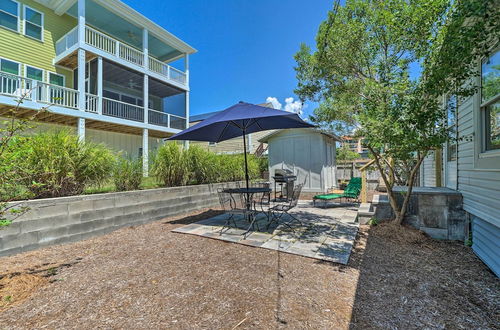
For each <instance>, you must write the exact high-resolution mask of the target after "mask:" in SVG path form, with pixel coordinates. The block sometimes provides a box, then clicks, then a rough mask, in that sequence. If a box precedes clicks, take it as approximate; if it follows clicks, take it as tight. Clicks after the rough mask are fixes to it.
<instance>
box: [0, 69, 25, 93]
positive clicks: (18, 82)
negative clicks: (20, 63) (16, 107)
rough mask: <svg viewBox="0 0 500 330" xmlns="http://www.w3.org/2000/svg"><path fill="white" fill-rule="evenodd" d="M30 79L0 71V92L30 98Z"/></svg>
mask: <svg viewBox="0 0 500 330" xmlns="http://www.w3.org/2000/svg"><path fill="white" fill-rule="evenodd" d="M31 84H32V81H31V79H27V78H24V77H20V76H15V75H12V74H8V73H3V72H0V94H3V95H9V96H16V97H23V96H24V98H31V92H32V91H31V86H32V85H31Z"/></svg>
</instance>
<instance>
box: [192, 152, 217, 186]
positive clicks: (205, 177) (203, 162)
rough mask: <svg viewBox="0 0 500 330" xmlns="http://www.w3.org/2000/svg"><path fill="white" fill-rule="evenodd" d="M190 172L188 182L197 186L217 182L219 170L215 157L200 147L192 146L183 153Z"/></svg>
mask: <svg viewBox="0 0 500 330" xmlns="http://www.w3.org/2000/svg"><path fill="white" fill-rule="evenodd" d="M185 153H186V157H187V163H188V166H189V172H190V178H189V181H190V182H194V183H197V184H203V183H210V182H217V181H218V177H219V171H220V168H219V167H218V162H217V159H216V158H217V156H216V155H215V154H214V153H213V152H210V151H208V150H206V149H203V148H202V147H201V146H198V145H193V146H191V147H189V149H188V150H186V151H185Z"/></svg>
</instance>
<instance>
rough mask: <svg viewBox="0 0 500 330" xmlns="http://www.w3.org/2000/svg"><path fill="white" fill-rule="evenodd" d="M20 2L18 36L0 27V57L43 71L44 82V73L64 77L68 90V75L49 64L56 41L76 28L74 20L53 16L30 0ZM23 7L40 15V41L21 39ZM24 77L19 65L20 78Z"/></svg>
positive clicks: (69, 84)
mask: <svg viewBox="0 0 500 330" xmlns="http://www.w3.org/2000/svg"><path fill="white" fill-rule="evenodd" d="M18 2H19V3H20V7H21V8H20V24H19V29H20V30H19V33H18V32H15V31H12V30H8V29H5V28H3V27H0V57H2V58H6V59H9V60H13V61H16V62H19V63H23V64H27V65H30V66H34V67H37V68H40V69H43V70H45V72H44V74H45V79H46V80H45V81H48V72H56V73H59V74H62V75H64V76H65V77H66V86H67V87H72V85H73V79H72V76H73V74H72V72H71V71H70V70H67V69H64V68H62V67H57V66H55V65H54V64H53V61H52V60H53V59H54V58H55V56H56V46H55V43H56V41H57V40H58V39H59V38H61V37H62V36H63V35H65V34H66V33H67V32H69V31H70V30H71V29H72V28H73V27H75V26H76V25H77V21H76V19H75V18H73V17H71V16H69V15H62V16H58V15H56V14H55V13H54V12H53V11H52V10H50V9H49V8H47V7H44V6H42V5H40V4H38V3H37V2H35V1H31V0H22V1H18ZM23 5H27V6H28V7H31V8H33V9H35V10H37V11H39V12H42V13H43V14H44V18H43V21H44V29H43V41H38V40H35V39H32V38H30V37H27V36H25V35H24V34H23V33H24V31H23V29H24V22H23ZM24 74H25V68H24V66H22V72H21V75H24Z"/></svg>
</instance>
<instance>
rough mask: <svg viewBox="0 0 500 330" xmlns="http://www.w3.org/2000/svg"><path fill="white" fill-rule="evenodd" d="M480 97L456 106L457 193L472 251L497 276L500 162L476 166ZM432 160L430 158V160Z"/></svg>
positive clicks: (428, 172)
mask: <svg viewBox="0 0 500 330" xmlns="http://www.w3.org/2000/svg"><path fill="white" fill-rule="evenodd" d="M478 99H479V95H475V96H473V97H470V98H467V99H465V100H463V101H462V102H461V103H460V105H459V107H458V134H459V138H460V139H459V142H458V159H457V171H458V174H457V176H458V191H460V192H461V193H462V195H463V204H464V205H463V206H464V210H465V211H467V212H468V213H469V214H470V215H471V217H470V219H471V222H472V234H473V245H472V249H473V250H474V252H475V253H476V254H477V255H478V256H479V257H480V258H481V259H482V260H483V261H484V262H485V263H486V264H487V265H488V266H489V267H490V268H491V269H492V270H493V271H494V272H495V273H496V274H497V275H499V276H500V162H499V163H498V164H496V166H493V168H481V167H480V166H478V164H477V159H478V154H479V150H480V143H479V140H478V139H481V130H480V129H479V127H480V120H481V119H480V116H481V113H480V109H479V101H478ZM431 158H432V159H431ZM431 160H434V157H433V156H431V157H429V159H426V160H425V161H424V164H423V175H424V179H423V181H424V185H425V186H428V187H429V186H433V184H432V183H433V182H432V178H433V177H435V171H434V164H432V163H433V162H431Z"/></svg>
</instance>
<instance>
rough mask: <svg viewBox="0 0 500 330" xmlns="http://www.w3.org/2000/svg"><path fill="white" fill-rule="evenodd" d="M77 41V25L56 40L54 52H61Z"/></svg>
mask: <svg viewBox="0 0 500 330" xmlns="http://www.w3.org/2000/svg"><path fill="white" fill-rule="evenodd" d="M77 43H78V26H76V27H75V28H74V29H73V30H71V31H69V32H68V33H66V34H65V35H64V36H63V37H62V38H61V39H59V40H57V41H56V54H57V55H59V54H62V53H63V52H65V51H66V50H68V49H70V48H71V47H73V46H74V45H76V44H77Z"/></svg>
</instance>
